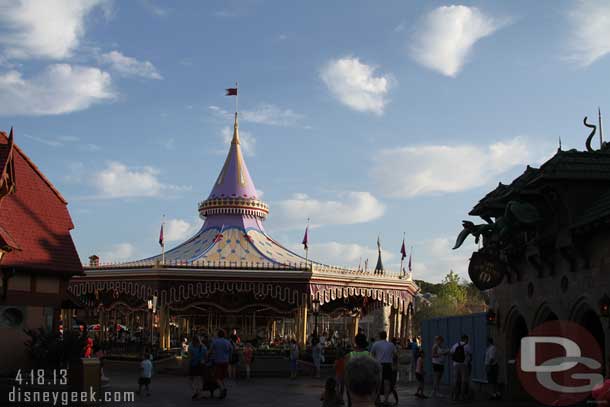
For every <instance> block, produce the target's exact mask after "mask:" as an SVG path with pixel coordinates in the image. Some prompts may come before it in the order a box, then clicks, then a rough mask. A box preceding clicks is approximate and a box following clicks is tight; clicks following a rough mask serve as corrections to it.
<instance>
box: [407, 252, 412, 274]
mask: <svg viewBox="0 0 610 407" xmlns="http://www.w3.org/2000/svg"><path fill="white" fill-rule="evenodd" d="M411 256H413V254H410V255H409V265H408V267H409V273H410V272H411Z"/></svg>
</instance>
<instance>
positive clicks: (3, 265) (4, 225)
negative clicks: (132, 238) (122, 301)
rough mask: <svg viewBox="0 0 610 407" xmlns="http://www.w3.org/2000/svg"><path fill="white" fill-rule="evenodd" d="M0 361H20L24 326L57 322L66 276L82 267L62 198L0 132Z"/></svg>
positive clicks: (9, 363)
mask: <svg viewBox="0 0 610 407" xmlns="http://www.w3.org/2000/svg"><path fill="white" fill-rule="evenodd" d="M0 171H2V172H1V173H0V270H1V274H2V278H1V280H0V336H1V337H2V344H3V346H2V348H1V349H0V360H2V361H3V363H2V367H3V368H7V367H8V368H10V367H11V366H21V364H22V363H23V361H24V358H25V354H23V353H22V352H16V351H15V349H17V348H22V347H23V343H24V341H25V340H26V336H25V334H24V333H23V330H24V329H32V328H39V327H45V328H48V329H52V328H53V326H54V325H56V324H57V323H58V320H59V311H60V309H61V308H62V303H64V304H65V301H66V300H68V296H69V294H68V293H67V291H66V288H67V286H68V282H69V280H70V278H71V277H72V276H74V275H78V274H82V272H83V271H82V266H81V263H80V259H79V257H78V254H77V252H76V248H75V246H74V242H73V241H72V237H71V236H70V231H71V230H72V229H74V224H73V223H72V219H71V218H70V213H69V212H68V208H67V202H66V200H65V199H64V197H63V196H62V195H61V194H60V193H59V191H57V189H55V187H54V186H53V184H51V182H50V181H49V180H48V179H47V178H46V177H45V176H44V174H43V173H42V172H41V171H40V169H39V168H38V167H36V165H35V164H34V163H33V162H32V160H30V158H29V157H28V156H27V155H26V154H25V153H24V152H23V151H22V150H21V149H20V148H19V147H18V146H17V145H16V144H15V142H14V138H13V131H12V130H11V133H10V134H9V135H7V134H6V133H4V132H0Z"/></svg>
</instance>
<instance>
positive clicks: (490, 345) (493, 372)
mask: <svg viewBox="0 0 610 407" xmlns="http://www.w3.org/2000/svg"><path fill="white" fill-rule="evenodd" d="M485 373H486V374H487V384H489V385H490V386H491V394H490V396H489V398H490V400H498V399H500V397H501V395H500V391H499V390H498V358H497V350H496V345H494V340H493V338H487V349H486V350H485Z"/></svg>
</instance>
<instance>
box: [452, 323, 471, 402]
mask: <svg viewBox="0 0 610 407" xmlns="http://www.w3.org/2000/svg"><path fill="white" fill-rule="evenodd" d="M451 360H452V361H453V371H454V372H455V373H454V385H453V393H452V398H453V399H454V400H465V399H466V398H467V397H468V391H469V383H468V382H469V371H468V370H469V365H470V361H471V360H472V352H471V350H470V346H469V345H468V335H462V337H461V338H460V340H459V341H458V342H456V343H455V345H453V347H452V348H451Z"/></svg>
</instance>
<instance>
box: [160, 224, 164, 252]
mask: <svg viewBox="0 0 610 407" xmlns="http://www.w3.org/2000/svg"><path fill="white" fill-rule="evenodd" d="M163 225H164V223H161V231H160V232H159V245H160V246H161V247H163Z"/></svg>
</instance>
